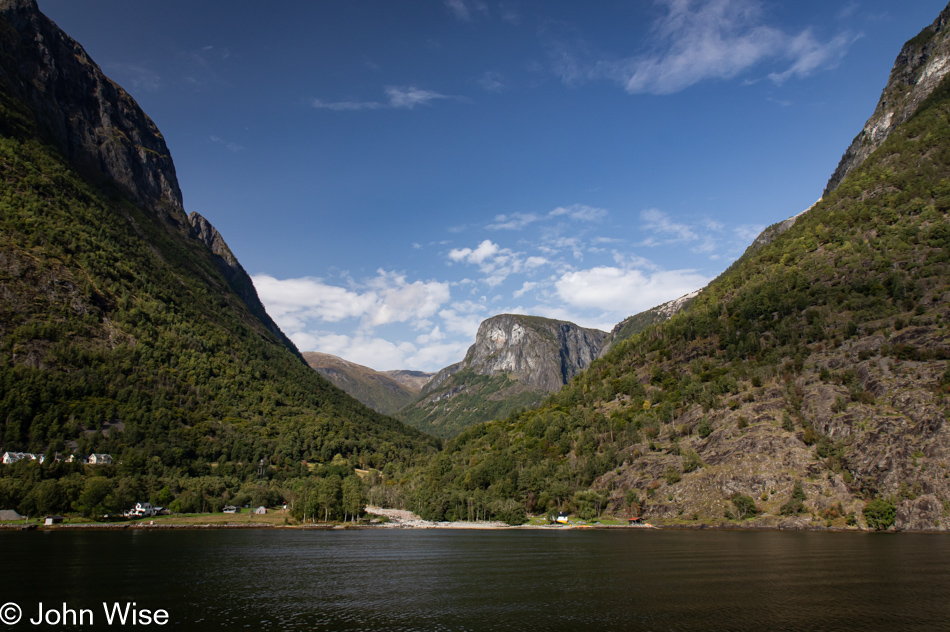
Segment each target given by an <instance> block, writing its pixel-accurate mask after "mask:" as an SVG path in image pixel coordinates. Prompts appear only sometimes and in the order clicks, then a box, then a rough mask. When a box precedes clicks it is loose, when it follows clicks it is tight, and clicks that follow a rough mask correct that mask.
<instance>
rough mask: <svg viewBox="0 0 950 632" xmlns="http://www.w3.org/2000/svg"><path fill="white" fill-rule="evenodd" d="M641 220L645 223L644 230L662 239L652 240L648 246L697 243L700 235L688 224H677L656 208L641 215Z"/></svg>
mask: <svg viewBox="0 0 950 632" xmlns="http://www.w3.org/2000/svg"><path fill="white" fill-rule="evenodd" d="M640 219H641V220H642V221H643V228H644V229H645V230H648V231H650V232H652V233H654V235H657V236H658V237H659V238H660V239H659V240H656V239H655V238H651V239H652V241H651V242H650V243H649V244H647V245H650V246H656V245H659V244H661V243H662V244H673V243H678V242H687V241H695V240H697V239H699V235H697V234H696V232H695V231H694V230H693V228H692V227H690V226H689V225H687V224H683V223H682V222H675V221H673V220H671V219H670V217H669V216H668V215H667V214H666V213H664V212H663V211H659V210H657V209H655V208H653V209H647V210H645V211H643V212H642V213H640Z"/></svg>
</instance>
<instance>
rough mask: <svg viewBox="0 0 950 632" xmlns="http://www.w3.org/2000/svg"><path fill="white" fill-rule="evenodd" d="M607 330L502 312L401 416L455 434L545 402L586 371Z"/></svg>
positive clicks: (482, 327) (437, 431)
mask: <svg viewBox="0 0 950 632" xmlns="http://www.w3.org/2000/svg"><path fill="white" fill-rule="evenodd" d="M606 336H607V334H606V333H605V332H603V331H598V330H596V329H585V328H583V327H578V326H577V325H575V324H574V323H568V322H564V321H559V320H551V319H548V318H539V317H537V316H520V315H513V314H502V315H500V316H494V317H492V318H489V319H488V320H486V321H484V322H483V323H482V324H481V325H480V326H479V328H478V333H477V334H476V336H475V344H473V345H472V346H471V347H470V348H469V350H468V353H466V354H465V359H464V360H462V361H461V362H459V363H457V364H453V365H451V366H448V367H446V368H444V369H442V370H441V371H439V372H438V373H437V374H436V375H435V376H434V377H433V378H432V379H431V380H430V381H429V383H428V384H426V385H425V387H424V388H423V389H422V392H421V393H420V395H419V397H418V399H417V400H416V401H415V402H413V403H412V404H411V405H409V406H407V407H406V408H405V409H403V410H402V411H401V412H400V413H399V415H398V417H399V418H401V419H403V420H405V421H406V422H407V423H408V424H409V425H412V426H415V427H417V428H420V429H423V430H425V431H427V432H431V433H433V434H436V435H439V436H443V437H451V436H454V435H456V434H458V433H459V432H460V431H461V430H462V429H464V428H465V427H467V426H470V425H472V424H475V423H479V422H482V421H487V420H489V419H495V418H497V417H503V416H505V415H507V414H508V413H509V412H510V411H512V410H514V409H516V408H520V407H524V406H531V405H534V404H537V403H538V402H540V401H541V400H542V399H543V398H544V397H545V396H546V395H548V394H550V393H553V392H556V391H557V390H559V389H560V388H561V387H562V386H564V385H565V384H567V383H568V382H569V381H570V380H571V379H573V378H574V376H576V375H578V374H579V373H581V372H582V371H584V370H585V369H586V368H587V367H588V366H589V365H590V363H591V362H592V361H593V360H594V358H596V357H597V353H598V352H599V351H600V348H601V345H602V344H603V341H604V339H605V338H606Z"/></svg>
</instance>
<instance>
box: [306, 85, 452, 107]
mask: <svg viewBox="0 0 950 632" xmlns="http://www.w3.org/2000/svg"><path fill="white" fill-rule="evenodd" d="M384 92H385V93H386V97H387V99H388V102H386V103H382V102H380V101H324V100H322V99H312V100H311V101H310V105H311V106H313V107H315V108H317V109H321V110H333V111H336V112H357V111H361V110H380V109H384V108H385V109H401V110H411V109H413V108H415V107H416V106H417V105H428V104H429V103H430V102H432V101H435V100H438V99H452V98H458V97H450V96H448V95H445V94H440V93H438V92H433V91H432V90H422V89H420V88H416V87H415V86H404V87H398V86H386V87H385V88H384Z"/></svg>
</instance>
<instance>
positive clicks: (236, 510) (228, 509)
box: [224, 505, 241, 514]
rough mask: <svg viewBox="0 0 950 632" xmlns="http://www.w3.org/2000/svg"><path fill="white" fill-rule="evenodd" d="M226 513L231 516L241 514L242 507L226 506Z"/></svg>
mask: <svg viewBox="0 0 950 632" xmlns="http://www.w3.org/2000/svg"><path fill="white" fill-rule="evenodd" d="M224 513H227V514H231V513H241V508H240V507H235V506H234V505H226V506H225V507H224Z"/></svg>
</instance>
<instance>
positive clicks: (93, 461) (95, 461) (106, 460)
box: [86, 454, 112, 465]
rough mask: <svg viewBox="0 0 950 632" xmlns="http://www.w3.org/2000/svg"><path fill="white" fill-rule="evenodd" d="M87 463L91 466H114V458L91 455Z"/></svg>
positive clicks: (107, 455) (106, 455)
mask: <svg viewBox="0 0 950 632" xmlns="http://www.w3.org/2000/svg"><path fill="white" fill-rule="evenodd" d="M86 463H88V464H89V465H112V456H111V455H109V454H90V455H89V460H88V461H86Z"/></svg>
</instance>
